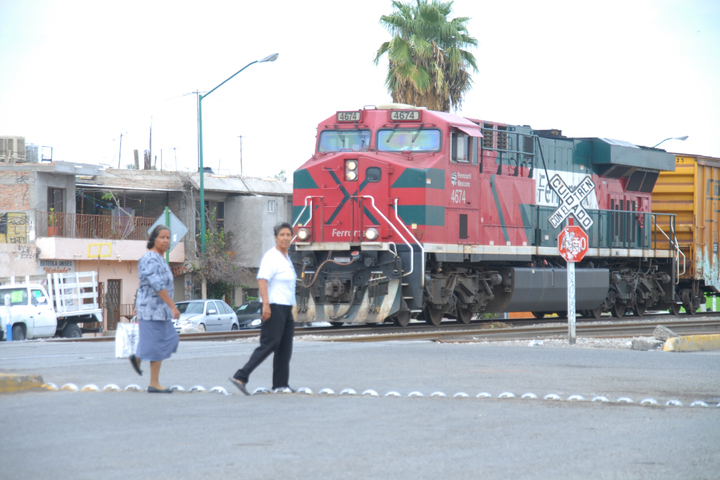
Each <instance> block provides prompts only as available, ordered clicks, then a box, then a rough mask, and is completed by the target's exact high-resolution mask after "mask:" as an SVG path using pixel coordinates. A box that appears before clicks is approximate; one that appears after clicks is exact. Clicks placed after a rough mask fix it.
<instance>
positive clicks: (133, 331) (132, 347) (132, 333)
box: [115, 323, 139, 358]
mask: <svg viewBox="0 0 720 480" xmlns="http://www.w3.org/2000/svg"><path fill="white" fill-rule="evenodd" d="M138 338H139V329H138V324H137V323H118V324H117V331H116V333H115V356H116V357H117V358H128V357H130V355H135V351H136V350H137V344H138Z"/></svg>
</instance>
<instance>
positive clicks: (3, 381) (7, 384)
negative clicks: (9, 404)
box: [0, 374, 45, 393]
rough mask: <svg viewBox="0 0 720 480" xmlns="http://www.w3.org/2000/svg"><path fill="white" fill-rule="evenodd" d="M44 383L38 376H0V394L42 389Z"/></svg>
mask: <svg viewBox="0 0 720 480" xmlns="http://www.w3.org/2000/svg"><path fill="white" fill-rule="evenodd" d="M44 383H45V382H44V381H43V378H42V377H41V376H40V375H8V374H0V393H7V392H18V391H20V390H29V389H31V388H39V387H42V386H43V384H44Z"/></svg>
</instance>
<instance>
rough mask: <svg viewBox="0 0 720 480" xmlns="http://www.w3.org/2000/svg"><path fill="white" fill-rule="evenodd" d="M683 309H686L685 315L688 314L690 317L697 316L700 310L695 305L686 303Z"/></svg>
mask: <svg viewBox="0 0 720 480" xmlns="http://www.w3.org/2000/svg"><path fill="white" fill-rule="evenodd" d="M683 307H685V313H687V314H688V315H695V314H696V313H697V311H698V308H699V307H696V306H694V305H686V304H684V303H683Z"/></svg>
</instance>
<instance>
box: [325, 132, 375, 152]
mask: <svg viewBox="0 0 720 480" xmlns="http://www.w3.org/2000/svg"><path fill="white" fill-rule="evenodd" d="M366 148H370V130H324V131H322V132H320V141H319V142H318V148H317V149H318V152H342V151H347V152H359V151H360V150H363V149H366Z"/></svg>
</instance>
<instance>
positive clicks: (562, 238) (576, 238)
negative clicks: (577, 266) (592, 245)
mask: <svg viewBox="0 0 720 480" xmlns="http://www.w3.org/2000/svg"><path fill="white" fill-rule="evenodd" d="M558 250H559V251H560V255H562V257H563V258H564V259H565V261H566V262H568V263H574V262H579V261H581V260H582V259H583V258H584V257H585V254H586V253H587V252H588V236H587V233H585V231H584V230H583V229H582V228H580V227H579V226H578V225H568V226H567V227H565V228H563V229H562V231H561V232H560V234H559V235H558Z"/></svg>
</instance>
